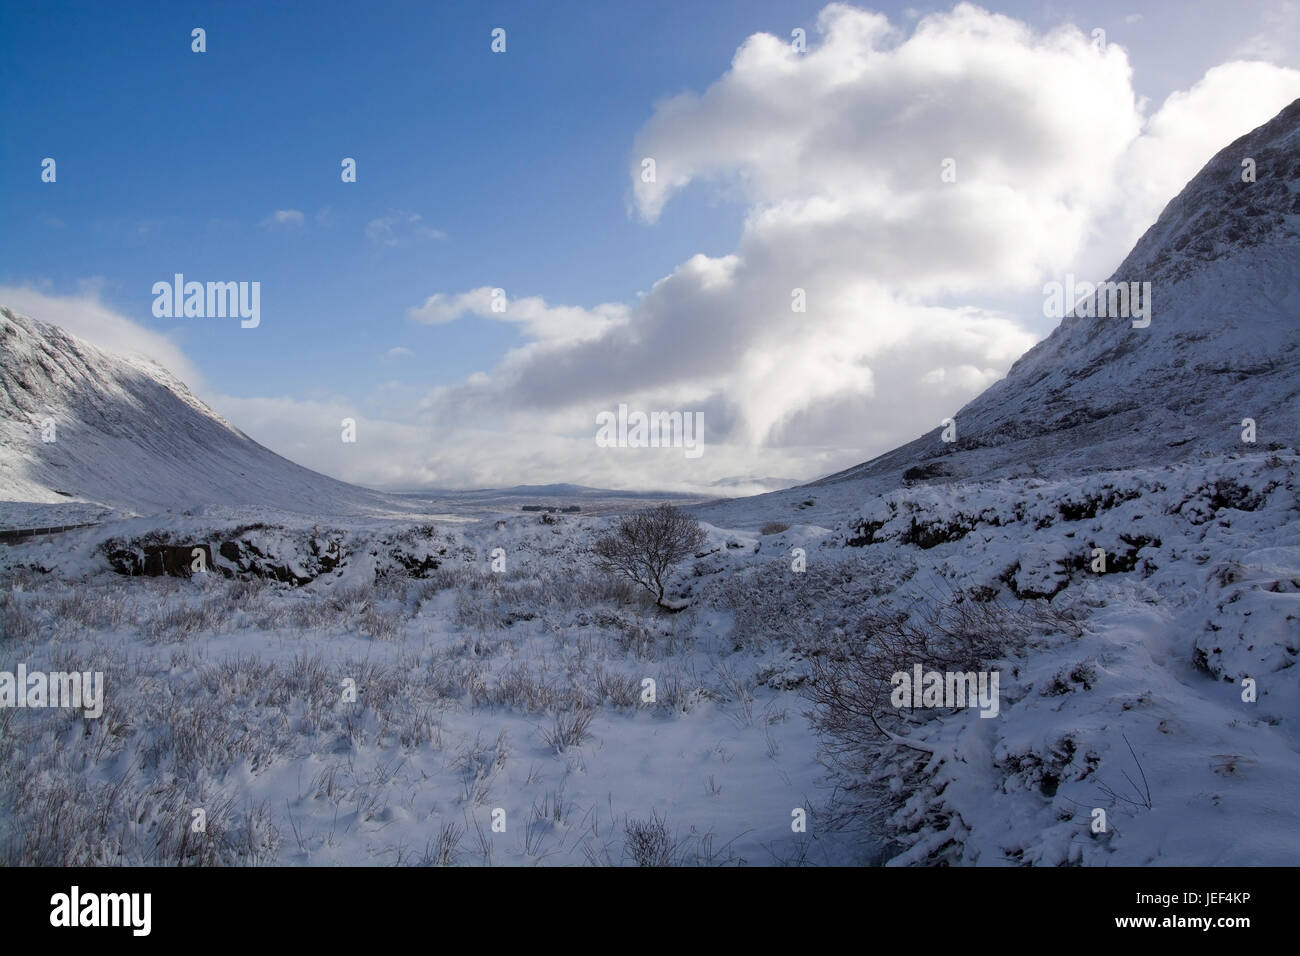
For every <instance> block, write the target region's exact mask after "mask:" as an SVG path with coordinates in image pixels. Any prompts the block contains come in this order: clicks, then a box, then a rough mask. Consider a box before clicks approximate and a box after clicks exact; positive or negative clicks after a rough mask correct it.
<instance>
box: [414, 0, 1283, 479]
mask: <svg viewBox="0 0 1300 956" xmlns="http://www.w3.org/2000/svg"><path fill="white" fill-rule="evenodd" d="M815 32H816V35H815V36H813V35H810V36H809V43H808V50H807V52H806V53H802V54H801V53H799V52H798V51H796V50H795V49H794V48H793V47H792V45H791V43H790V42H789V40H788V39H787V38H778V37H774V36H770V35H766V34H757V35H755V36H752V37H750V38H749V39H748V40H746V41H745V42H744V43H743V44H742V45H741V47H740V48H739V50H738V51H737V52H736V54H735V57H734V58H733V60H732V63H731V65H730V68H729V69H728V70H727V71H726V72H725V73H724V74H723V75H722V76H721V77H720V78H719V79H718V80H717V81H716V82H715V83H714V84H712V85H711V86H710V87H709V88H708V89H706V90H704V91H703V92H700V93H684V94H681V95H679V96H675V97H673V98H671V99H668V100H665V101H663V102H661V103H659V104H658V106H657V107H656V108H655V111H654V114H653V116H652V117H651V118H650V119H649V121H648V122H647V123H646V124H645V125H644V127H643V128H642V129H641V130H640V132H639V133H638V135H637V136H636V139H635V142H634V144H633V148H632V150H631V153H630V156H629V179H630V183H631V188H632V200H633V206H634V209H635V211H636V212H637V214H638V215H639V216H640V217H641V218H642V219H643V220H644V221H645V222H646V223H647V224H648V228H652V227H653V224H654V222H655V221H656V220H657V219H658V217H659V216H660V214H661V212H662V211H663V209H664V207H665V205H666V204H667V203H669V202H671V201H672V200H673V197H674V196H676V195H678V194H679V193H680V192H681V191H682V190H683V189H685V188H686V187H687V186H688V185H691V184H692V183H703V184H704V185H705V188H712V189H714V190H716V191H717V192H718V193H719V194H720V195H722V196H723V197H724V198H739V199H740V200H741V201H742V202H744V203H745V204H746V206H747V209H748V213H747V216H746V220H745V224H744V228H743V231H742V234H741V236H740V238H739V241H738V243H737V246H736V248H735V250H734V251H733V252H732V253H730V254H727V255H722V256H706V255H696V256H694V257H692V258H690V259H688V260H687V261H685V262H683V263H682V264H681V265H679V266H678V267H677V268H676V269H675V270H673V272H672V273H671V274H669V275H667V276H665V277H664V278H662V279H660V280H659V281H658V282H657V283H655V285H654V286H653V287H652V288H651V290H650V291H649V292H647V293H645V294H644V295H642V296H640V298H639V299H638V300H637V301H635V302H634V303H631V304H629V305H628V306H627V307H626V308H625V309H624V310H621V311H620V310H619V309H618V308H617V307H616V306H608V305H607V306H601V307H600V309H601V310H604V311H603V312H599V313H598V314H597V315H588V316H574V317H570V318H568V319H567V320H565V321H560V320H558V319H557V320H556V321H555V322H554V324H552V323H550V322H542V321H537V317H538V316H546V317H550V316H552V315H556V316H558V315H559V314H561V313H562V312H563V311H564V310H563V307H559V306H554V305H546V304H545V303H543V302H542V301H541V300H540V299H536V300H520V302H517V303H516V302H511V303H510V304H509V306H508V308H507V309H506V311H505V312H504V313H492V312H490V311H489V309H488V306H487V301H488V300H487V294H488V292H490V290H485V289H475V290H471V291H468V292H464V293H459V294H456V293H451V294H448V293H437V294H434V295H432V296H430V297H429V298H428V299H427V300H426V301H425V302H424V304H423V305H421V306H419V307H416V308H414V309H412V310H411V317H412V318H413V319H415V320H416V321H420V322H425V323H429V324H439V323H445V322H450V321H455V320H456V319H459V318H461V317H462V316H465V315H468V314H472V315H475V316H480V317H483V318H489V319H496V320H502V321H518V322H520V323H521V326H522V328H523V330H524V331H525V332H526V333H527V334H528V335H529V336H530V337H531V338H532V339H533V341H532V342H531V343H530V345H529V346H526V347H524V348H521V349H516V350H513V351H512V352H511V353H510V354H508V355H507V356H506V357H505V359H504V360H503V361H502V363H501V364H500V365H499V366H498V367H497V368H496V369H494V370H492V371H491V372H490V373H480V374H477V375H475V376H472V377H470V378H469V379H468V380H466V381H465V382H464V383H462V384H460V385H457V386H451V387H442V388H438V389H435V390H433V391H432V392H431V393H430V394H429V395H428V396H427V397H426V399H425V401H424V403H423V409H424V411H425V413H426V414H427V415H428V416H429V417H430V419H431V420H437V421H440V422H448V421H452V422H462V423H464V427H465V428H467V429H468V428H472V427H474V426H475V423H477V422H487V421H490V420H494V421H496V422H498V423H505V424H504V426H499V427H505V428H507V429H508V430H511V431H512V432H518V431H520V430H525V429H526V430H530V433H531V430H537V429H547V428H551V429H554V430H555V431H554V432H553V434H554V435H555V437H556V439H557V441H558V440H559V439H560V438H562V437H568V438H576V437H577V436H578V435H579V434H580V431H579V430H580V429H582V428H586V429H587V434H590V432H591V427H592V426H591V424H590V423H591V422H592V420H593V416H594V414H595V413H596V412H597V411H600V410H608V409H612V408H613V407H615V405H616V404H617V403H618V402H628V403H629V404H630V405H632V406H633V407H637V406H638V405H639V406H640V407H643V408H646V409H659V408H663V409H673V408H676V409H682V410H705V411H706V421H707V422H708V426H707V428H708V431H709V437H710V441H711V443H712V444H711V446H710V453H709V454H708V455H705V456H704V457H703V458H702V459H701V462H700V463H699V464H698V465H696V466H693V467H694V468H696V469H697V470H696V471H694V472H693V473H692V475H691V477H692V478H693V479H698V478H703V477H705V475H704V473H703V470H707V472H708V475H707V477H709V478H713V479H716V478H718V477H721V476H724V475H726V474H734V473H736V472H737V471H738V470H739V471H748V472H750V473H754V472H756V471H757V472H762V473H767V474H787V473H788V474H796V475H802V476H805V477H812V476H813V474H815V473H816V472H817V471H819V470H823V469H825V470H829V469H827V468H826V466H828V465H829V466H831V467H835V468H838V467H842V466H845V465H848V464H852V463H854V462H857V461H861V460H863V459H865V458H868V457H870V456H872V455H874V454H877V453H880V452H883V451H885V450H888V448H890V447H892V446H894V445H896V444H898V443H901V442H904V441H907V440H909V439H911V438H913V437H915V436H916V435H918V434H921V433H923V432H925V431H927V430H929V429H931V428H933V427H935V426H936V425H937V424H938V422H939V421H940V419H941V418H943V417H944V416H946V415H949V414H951V413H953V412H955V411H956V410H957V409H958V408H959V407H960V406H961V405H962V404H964V403H965V402H966V401H968V400H969V399H970V398H972V397H974V396H975V395H976V394H978V393H979V392H980V391H981V390H983V389H984V388H985V387H987V386H988V385H989V384H990V383H991V382H993V381H995V380H996V379H998V378H999V377H1001V376H1002V375H1003V374H1004V373H1005V371H1006V369H1007V368H1008V367H1009V366H1010V364H1011V363H1012V362H1013V361H1014V360H1015V359H1016V358H1017V357H1018V356H1019V355H1020V354H1022V353H1023V352H1024V351H1025V350H1026V349H1027V348H1028V347H1029V346H1030V345H1032V344H1033V342H1034V341H1036V340H1037V339H1038V338H1039V337H1041V336H1042V335H1043V334H1045V333H1046V332H1047V331H1048V330H1049V329H1048V328H1047V327H1046V326H1045V325H1044V321H1043V318H1042V314H1041V293H1040V290H1041V286H1042V283H1043V282H1044V281H1045V279H1047V278H1051V277H1057V276H1060V275H1061V274H1062V273H1064V272H1066V271H1074V272H1077V273H1079V274H1097V275H1098V277H1104V275H1105V273H1106V271H1108V270H1109V269H1112V268H1113V267H1114V266H1115V265H1117V264H1118V262H1119V260H1120V259H1121V258H1122V257H1123V255H1124V253H1125V252H1127V251H1128V248H1129V247H1130V246H1131V245H1132V243H1133V241H1134V240H1135V239H1136V238H1137V236H1138V235H1140V233H1141V231H1142V230H1143V229H1145V228H1146V227H1147V226H1148V225H1150V223H1151V222H1152V221H1153V220H1154V218H1155V216H1156V215H1157V214H1158V212H1159V211H1160V208H1161V207H1162V206H1163V204H1164V203H1165V202H1167V201H1168V200H1169V199H1171V198H1172V197H1173V196H1174V195H1175V194H1176V193H1177V191H1178V190H1179V189H1180V188H1181V187H1182V186H1183V185H1184V183H1185V182H1186V180H1187V179H1188V178H1190V176H1191V175H1193V174H1194V173H1195V172H1196V170H1197V169H1199V168H1200V166H1201V165H1203V164H1204V163H1205V161H1206V160H1208V159H1209V158H1210V156H1211V155H1213V153H1214V152H1215V151H1216V150H1218V149H1219V148H1221V147H1222V146H1224V145H1226V144H1227V143H1228V142H1230V141H1231V140H1232V139H1233V138H1235V137H1236V136H1239V135H1241V134H1242V133H1245V132H1247V131H1249V130H1250V129H1252V128H1253V127H1255V126H1257V125H1259V124H1260V123H1262V122H1264V121H1266V120H1267V119H1268V118H1270V117H1271V116H1272V115H1274V114H1275V113H1276V112H1277V111H1278V110H1279V109H1281V108H1282V107H1283V106H1284V105H1286V104H1287V103H1288V102H1290V101H1291V100H1292V99H1294V98H1295V97H1296V96H1300V74H1298V73H1296V72H1295V71H1292V70H1286V69H1281V68H1278V67H1275V66H1271V65H1269V64H1265V63H1244V62H1234V63H1228V64H1224V65H1222V66H1219V67H1216V68H1215V69H1213V70H1210V71H1209V72H1208V73H1207V74H1206V75H1205V77H1204V78H1203V79H1202V80H1201V81H1200V82H1198V83H1197V84H1196V85H1195V86H1194V87H1193V88H1192V89H1190V90H1187V91H1183V92H1179V93H1176V94H1174V95H1172V96H1170V97H1169V98H1168V99H1167V100H1166V102H1165V103H1164V104H1163V105H1162V106H1161V107H1160V108H1159V109H1158V110H1157V111H1156V112H1154V113H1153V114H1150V115H1148V113H1147V104H1145V103H1144V102H1142V101H1140V100H1139V98H1138V97H1137V96H1136V94H1135V92H1134V90H1133V86H1132V68H1131V66H1130V64H1129V62H1128V58H1127V54H1126V52H1125V50H1124V48H1123V47H1122V46H1119V45H1117V44H1114V43H1111V44H1108V45H1105V46H1104V48H1103V47H1102V46H1101V45H1094V44H1093V42H1092V39H1091V37H1090V36H1089V35H1087V34H1085V32H1084V31H1082V30H1080V29H1078V28H1077V27H1074V26H1064V27H1061V28H1059V29H1055V30H1051V31H1049V32H1046V33H1041V32H1036V31H1034V30H1033V29H1031V28H1030V27H1029V26H1027V25H1026V24H1024V23H1022V22H1019V21H1017V20H1015V19H1012V18H1010V17H1006V16H1002V15H999V14H993V13H989V12H987V11H985V10H982V9H980V8H978V7H975V6H972V5H969V4H962V5H959V6H957V7H956V8H955V9H953V10H952V11H951V12H947V13H936V14H929V15H925V16H922V17H920V19H919V20H918V21H917V22H916V23H915V25H914V26H909V27H908V29H907V30H906V31H905V30H903V29H900V28H899V27H896V26H894V25H893V24H891V23H890V22H889V20H888V19H887V18H886V17H884V16H883V15H881V14H878V13H873V12H869V11H865V10H860V9H857V8H854V7H851V6H847V5H843V4H832V5H830V6H828V7H826V8H825V9H824V10H823V11H822V13H821V15H820V16H819V18H818V22H817V30H816V31H815ZM645 158H653V159H654V160H655V176H654V177H653V180H652V181H650V182H646V181H644V178H643V176H642V171H643V169H644V165H643V160H644V159H645ZM947 170H951V171H954V172H955V177H954V176H951V175H950V176H945V175H944V174H945V171H947ZM950 180H951V181H950ZM1015 296H1021V301H1022V303H1023V304H1026V305H1030V306H1032V308H1026V309H1024V310H1023V311H1019V310H1018V311H1016V312H1014V313H1012V312H1010V311H1009V310H1007V309H1006V308H1004V307H1001V306H1000V305H999V303H1005V302H1006V301H1007V300H1008V297H1012V298H1014V297H1015ZM797 302H802V304H803V305H804V309H805V310H804V311H795V309H794V308H793V306H795V304H796V303H797ZM524 303H529V305H528V306H527V307H526V306H525V305H524ZM530 309H531V313H530V311H529V310H530ZM593 311H595V310H593ZM556 327H558V328H563V329H568V328H575V329H576V328H581V330H582V331H581V334H574V335H569V336H561V335H554V334H550V333H551V332H552V330H553V329H554V328H556ZM474 454H475V457H476V458H477V459H479V460H481V461H482V460H487V459H492V458H498V459H499V456H498V454H497V452H496V450H494V449H492V448H491V446H488V447H486V448H484V449H482V450H479V451H476V452H475V453H474ZM557 454H558V452H557ZM581 459H582V456H581V455H580V456H579V460H581ZM585 466H586V465H585V464H584V467H585ZM801 466H802V467H801ZM591 467H598V466H596V465H594V464H592V465H591ZM674 469H675V470H674ZM641 474H642V475H648V474H654V475H658V476H660V477H672V476H673V475H676V476H678V477H679V478H680V477H681V475H682V462H681V461H680V460H679V461H677V462H675V463H673V466H672V468H667V470H659V469H658V468H657V466H651V465H647V467H646V469H645V470H644V471H642V472H641Z"/></svg>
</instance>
